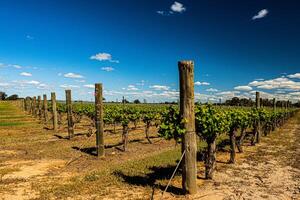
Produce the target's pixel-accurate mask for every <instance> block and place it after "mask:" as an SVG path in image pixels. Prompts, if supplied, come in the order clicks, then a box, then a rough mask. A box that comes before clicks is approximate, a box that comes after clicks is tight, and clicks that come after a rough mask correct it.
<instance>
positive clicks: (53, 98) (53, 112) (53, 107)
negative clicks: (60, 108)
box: [51, 92, 57, 131]
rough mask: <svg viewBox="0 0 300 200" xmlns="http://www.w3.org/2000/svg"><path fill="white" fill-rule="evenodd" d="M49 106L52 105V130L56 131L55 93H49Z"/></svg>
mask: <svg viewBox="0 0 300 200" xmlns="http://www.w3.org/2000/svg"><path fill="white" fill-rule="evenodd" d="M51 104H52V115H53V116H52V119H53V130H54V131H57V110H56V95H55V92H52V93H51Z"/></svg>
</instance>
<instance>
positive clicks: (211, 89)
mask: <svg viewBox="0 0 300 200" xmlns="http://www.w3.org/2000/svg"><path fill="white" fill-rule="evenodd" d="M206 92H218V90H217V89H215V88H209V89H206Z"/></svg>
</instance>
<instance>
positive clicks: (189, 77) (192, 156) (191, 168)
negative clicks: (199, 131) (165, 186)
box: [178, 61, 197, 194]
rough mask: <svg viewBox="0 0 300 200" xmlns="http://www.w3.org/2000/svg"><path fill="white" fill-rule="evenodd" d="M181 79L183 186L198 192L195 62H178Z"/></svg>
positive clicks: (185, 189) (186, 190)
mask: <svg viewBox="0 0 300 200" xmlns="http://www.w3.org/2000/svg"><path fill="white" fill-rule="evenodd" d="M178 68H179V80H180V116H181V119H183V120H184V124H183V128H184V129H185V130H186V132H185V134H184V136H183V142H182V152H184V151H185V155H184V158H183V160H182V161H183V163H182V187H183V190H184V191H185V192H186V193H189V194H196V193H197V184H196V180H197V160H196V157H197V143H196V132H195V113H194V112H195V111H194V107H195V102H194V62H193V61H180V62H178Z"/></svg>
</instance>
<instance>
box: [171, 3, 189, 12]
mask: <svg viewBox="0 0 300 200" xmlns="http://www.w3.org/2000/svg"><path fill="white" fill-rule="evenodd" d="M171 10H172V11H173V12H179V13H182V12H183V11H185V10H186V8H185V7H184V6H183V4H182V3H179V2H177V1H175V2H174V3H173V4H172V5H171Z"/></svg>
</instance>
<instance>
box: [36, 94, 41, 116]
mask: <svg viewBox="0 0 300 200" xmlns="http://www.w3.org/2000/svg"><path fill="white" fill-rule="evenodd" d="M37 107H38V116H39V119H40V120H41V119H42V98H41V96H38V105H37Z"/></svg>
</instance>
